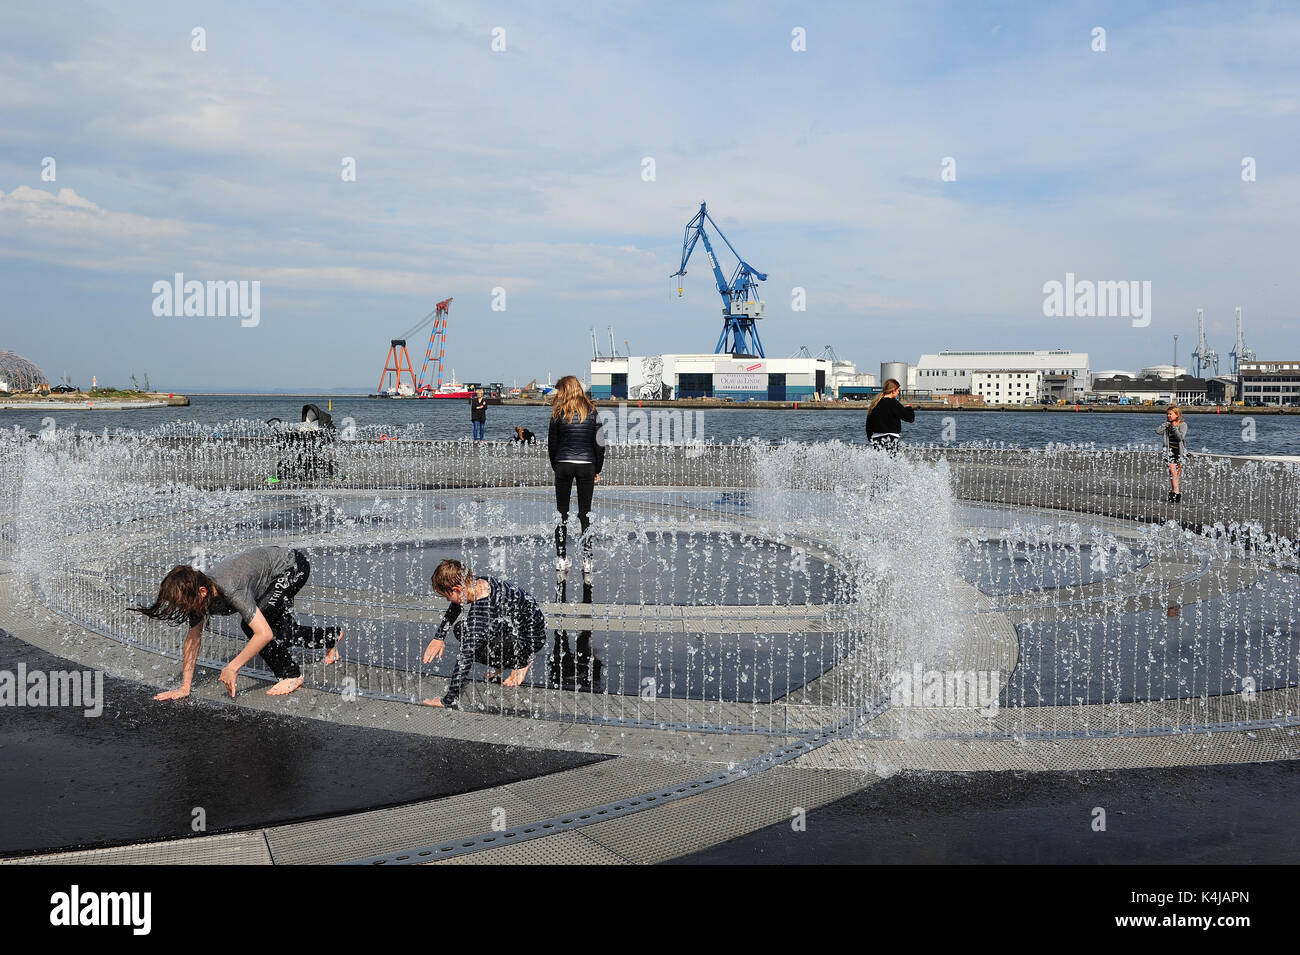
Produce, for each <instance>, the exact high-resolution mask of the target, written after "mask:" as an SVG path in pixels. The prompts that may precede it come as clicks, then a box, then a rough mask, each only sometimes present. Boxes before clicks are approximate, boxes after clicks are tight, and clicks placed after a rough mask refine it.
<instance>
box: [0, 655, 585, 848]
mask: <svg viewBox="0 0 1300 955" xmlns="http://www.w3.org/2000/svg"><path fill="white" fill-rule="evenodd" d="M20 663H23V664H25V666H26V668H27V671H28V672H29V673H31V672H33V671H36V670H44V671H55V670H69V671H74V670H80V669H81V668H80V667H79V666H77V665H76V664H74V663H71V662H69V661H67V660H63V659H60V658H58V657H55V656H52V655H50V654H47V653H44V652H42V651H40V650H38V649H36V648H35V647H32V646H29V645H28V644H25V643H23V642H22V641H20V640H18V639H16V638H14V637H13V636H11V635H10V634H8V633H5V632H4V631H0V672H3V671H8V672H9V673H12V674H16V673H17V672H18V665H19V664H20ZM200 675H201V676H202V677H203V678H206V679H214V678H215V675H214V674H208V673H204V672H202V671H201V673H200ZM103 687H104V700H105V704H104V707H103V713H102V715H100V716H98V717H87V716H85V715H84V712H83V708H81V707H75V708H74V707H66V706H62V707H49V706H47V707H11V706H0V854H11V855H13V854H20V853H24V852H33V851H37V850H50V849H58V848H73V847H78V848H81V847H88V846H101V845H113V844H122V843H129V842H138V841H145V840H156V839H168V838H178V837H185V836H190V835H193V834H195V832H194V829H193V828H192V826H193V821H194V819H195V818H196V810H202V815H203V817H204V818H205V820H206V832H207V833H214V832H224V831H231V830H238V829H250V828H256V827H259V826H263V825H270V824H280V823H286V822H292V821H298V820H303V819H311V818H319V817H322V816H330V815H336V814H340V813H347V812H355V811H358V810H363V809H370V808H376V807H381V806H390V805H397V804H400V803H406V802H413V801H418V800H425V799H435V798H439V797H443V796H450V795H454V794H457V793H463V792H469V791H473V790H477V789H484V788H488V787H492V786H498V785H502V784H504V783H509V782H513V781H517V780H521V779H527V778H530V777H535V776H540V775H545V774H548V773H553V772H558V771H561V770H565V769H571V768H573V767H576V766H582V765H586V764H588V763H593V762H597V761H599V760H600V759H603V758H604V757H601V756H589V755H581V754H573V753H564V752H555V751H541V750H531V749H523V748H519V747H513V746H502V745H497V744H490V743H478V742H466V741H461V740H451V739H440V738H437V737H429V736H417V735H413V734H408V733H399V732H392V731H388V730H380V729H370V728H363V727H351V726H341V725H338V724H332V723H328V722H324V721H321V720H314V719H308V718H302V717H289V716H279V715H273V714H266V713H255V712H251V711H249V710H246V709H243V708H239V709H237V708H235V707H228V706H223V705H220V704H215V703H206V702H196V701H184V702H181V703H155V702H154V701H153V700H152V697H153V695H154V693H156V692H158V691H157V688H155V687H146V686H144V685H143V684H139V683H131V682H127V681H125V680H117V679H113V678H105V679H104V683H103ZM242 692H250V691H247V690H245V691H242ZM252 692H260V690H258V691H252Z"/></svg>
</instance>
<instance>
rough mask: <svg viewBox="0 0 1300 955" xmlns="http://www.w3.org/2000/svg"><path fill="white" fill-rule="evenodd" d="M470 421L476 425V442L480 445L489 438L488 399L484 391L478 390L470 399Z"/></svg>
mask: <svg viewBox="0 0 1300 955" xmlns="http://www.w3.org/2000/svg"><path fill="white" fill-rule="evenodd" d="M469 419H470V421H471V422H473V425H474V441H475V443H478V442H479V441H482V440H484V438H485V437H486V436H487V398H486V397H485V396H484V395H483V389H482V388H478V389H476V390H475V392H474V397H473V398H470V399H469Z"/></svg>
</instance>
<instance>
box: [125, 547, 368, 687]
mask: <svg viewBox="0 0 1300 955" xmlns="http://www.w3.org/2000/svg"><path fill="white" fill-rule="evenodd" d="M310 574H311V565H310V564H309V563H307V557H306V556H305V555H304V554H303V552H302V551H300V550H289V549H287V548H284V547H255V548H253V549H252V550H246V551H244V552H243V553H240V554H235V555H234V556H232V557H227V558H226V559H225V560H223V561H221V562H219V563H217V564H216V565H215V566H213V568H212V569H211V570H210V571H209V572H208V573H206V574H205V573H203V572H202V571H200V570H195V569H194V568H193V567H190V566H188V565H186V564H181V565H179V566H176V567H173V568H172V569H171V571H170V572H169V573H168V574H167V576H166V577H164V578H163V582H162V586H160V587H159V588H158V596H157V598H156V599H155V600H154V602H153V603H152V604H150V605H149V606H148V607H132V608H130V609H132V610H134V611H136V612H137V613H142V614H144V615H145V616H146V617H152V618H153V619H155V620H166V621H168V622H170V623H188V624H189V625H190V632H189V633H188V634H186V636H185V647H184V651H183V670H182V675H181V687H180V689H179V690H168V691H167V692H165V693H159V694H158V695H157V696H155V697H154V699H155V700H179V699H181V698H183V697H186V696H189V695H190V684H191V683H192V681H193V679H194V664H195V662H196V661H197V660H198V658H199V645H200V643H201V642H202V640H203V626H204V624H206V623H207V621H208V617H211V616H214V615H215V616H222V615H224V614H231V613H237V614H239V622H240V627H241V628H242V629H243V631H244V635H245V636H247V637H248V645H247V646H245V647H244V649H243V650H241V651H239V653H238V654H237V655H236V656H235V658H234V659H233V660H231V661H230V662H229V663H228V664H226V667H225V669H223V670H222V671H221V673H220V674H219V675H218V677H217V679H219V680H220V681H221V682H222V683H224V684H225V685H226V687H227V689H229V690H230V695H231V696H232V697H233V696H234V695H235V680H236V679H238V677H239V671H240V670H241V669H242V668H243V667H244V666H245V665H246V664H247V663H248V661H249V660H251V659H253V657H254V656H257V655H259V654H260V655H261V657H262V659H263V660H264V661H265V662H266V665H267V666H268V667H270V668H271V672H272V673H274V674H275V676H276V679H277V680H278V681H279V682H278V683H276V684H275V685H274V686H273V687H271V688H270V689H269V690H267V691H266V692H267V693H268V694H270V695H271V696H283V695H284V694H286V693H292V692H293V691H294V690H296V689H298V688H299V687H300V686H302V682H303V678H302V670H300V669H299V667H298V664H297V663H296V662H295V661H294V659H293V655H292V654H291V653H290V652H289V648H290V647H291V646H299V647H321V646H323V647H325V662H326V663H334V662H335V661H336V660H338V658H339V653H338V650H336V649H335V645H336V644H337V643H338V641H340V640H342V639H343V631H342V630H341V629H340V628H338V627H303V626H299V625H298V623H297V622H296V621H295V620H294V619H293V598H294V596H295V595H297V593H298V591H299V590H301V589H302V587H303V585H304V584H305V583H307V578H308V576H309V575H310Z"/></svg>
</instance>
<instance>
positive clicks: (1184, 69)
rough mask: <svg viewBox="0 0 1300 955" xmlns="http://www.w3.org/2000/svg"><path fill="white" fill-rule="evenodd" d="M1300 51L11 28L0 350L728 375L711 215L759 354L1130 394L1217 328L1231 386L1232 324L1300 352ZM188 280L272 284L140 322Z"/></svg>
mask: <svg viewBox="0 0 1300 955" xmlns="http://www.w3.org/2000/svg"><path fill="white" fill-rule="evenodd" d="M1098 28H1100V29H1101V30H1104V46H1105V48H1104V50H1099V49H1094V47H1096V46H1097V45H1098V39H1097V37H1098V34H1097V32H1096V31H1097V29H1098ZM196 30H201V31H202V32H201V33H200V34H199V37H198V38H196V34H195V31H196ZM199 38H201V40H202V43H199V42H198V39H199ZM196 45H199V46H202V47H203V49H195V46H196ZM494 46H495V47H496V49H494ZM801 46H802V47H803V48H802V49H798V48H797V47H801ZM501 47H504V49H502V48H501ZM1297 49H1300V5H1297V4H1290V3H1278V4H1272V3H1251V2H1236V3H1223V4H1194V3H1192V4H1189V3H1178V4H1142V3H1133V2H1122V3H1079V4H1072V3H1057V4H1051V5H1045V4H1037V3H1023V4H1022V3H974V2H971V3H956V2H954V3H908V4H902V3H889V4H883V3H882V4H872V3H846V4H818V5H816V6H810V5H808V4H805V3H788V4H780V3H774V4H752V3H734V4H733V3H718V4H711V3H674V2H663V3H657V4H643V3H602V4H589V5H588V4H566V5H557V4H541V3H536V4H504V3H457V2H439V3H436V4H419V3H410V2H408V3H394V4H387V3H371V2H366V3H339V2H320V3H317V4H314V5H312V6H310V7H304V6H301V5H290V4H283V5H282V4H276V3H271V2H258V3H248V4H242V3H222V4H185V5H182V4H168V3H158V4H152V3H121V4H113V5H103V4H94V3H60V2H54V3H51V4H48V5H31V4H21V5H19V4H8V5H5V7H4V8H3V10H0V131H2V132H0V350H6V349H7V350H12V351H16V352H18V353H19V354H21V355H24V356H25V357H27V358H29V359H31V360H33V361H35V362H36V363H37V364H38V365H40V366H41V368H42V369H44V371H45V372H46V374H47V375H48V376H49V377H50V378H51V380H58V379H61V378H62V377H63V375H64V374H68V375H70V376H71V378H72V380H73V381H74V382H76V383H78V384H82V385H83V386H84V385H88V384H89V382H90V378H91V376H92V375H93V376H95V377H96V378H97V379H98V382H99V383H100V384H101V385H104V384H111V385H117V386H121V385H123V384H125V383H127V382H128V380H129V377H130V376H131V375H137V376H142V375H143V374H146V373H147V374H148V375H149V377H150V381H151V384H152V385H153V386H154V387H155V388H161V389H163V390H174V391H179V392H183V391H203V390H238V391H275V390H305V391H311V390H336V389H337V390H357V391H367V390H371V389H373V388H374V387H375V385H376V383H377V381H378V380H379V377H380V371H381V369H382V367H383V365H384V360H385V357H386V355H387V352H388V343H389V339H390V338H392V337H394V336H397V335H399V334H401V333H403V332H405V331H406V330H407V329H408V328H410V327H411V326H413V325H415V324H416V323H417V322H419V320H420V319H421V318H422V317H423V316H424V315H425V314H427V313H428V312H429V311H431V310H432V308H433V305H434V303H435V302H437V301H439V300H441V299H445V298H448V297H451V298H453V302H452V306H451V314H450V319H449V324H448V333H447V363H448V365H449V366H450V367H451V368H454V369H455V371H456V373H457V375H458V377H459V378H460V380H462V381H465V380H481V381H505V382H512V381H519V382H521V383H523V382H526V381H528V380H529V379H532V378H535V377H536V378H539V379H542V380H545V378H546V376H547V375H551V376H553V377H555V378H558V377H559V376H560V375H562V374H567V373H577V374H579V376H580V377H585V376H586V371H587V362H588V361H589V360H590V358H591V332H590V329H592V328H593V327H594V328H595V329H596V331H597V340H598V342H599V347H600V350H601V353H602V354H608V350H609V345H608V342H609V337H610V333H609V331H608V327H609V326H611V325H612V326H613V337H614V339H615V340H616V342H617V345H618V349H619V351H620V353H622V352H623V351H624V341H625V340H626V341H627V343H628V347H629V348H630V349H631V352H632V354H636V355H643V354H659V353H665V352H671V353H682V352H709V351H712V350H713V347H714V344H715V342H716V341H717V338H718V335H719V332H720V330H721V311H720V310H721V299H720V297H719V295H718V293H717V291H716V289H715V287H714V283H713V279H712V275H711V272H710V270H709V268H708V264H707V261H706V260H705V259H704V258H703V257H702V255H701V253H702V252H703V249H697V252H696V257H695V258H693V259H692V262H691V263H690V265H689V266H688V271H687V275H686V276H685V279H684V281H683V283H682V288H683V294H682V295H681V296H680V297H679V296H678V294H677V286H678V282H677V280H675V279H670V278H669V276H670V274H671V273H673V272H675V271H676V270H677V268H678V266H679V264H680V259H681V247H682V231H683V228H684V227H685V225H686V223H687V221H688V220H689V219H690V218H691V217H692V216H693V215H694V214H695V212H696V211H697V210H698V208H699V204H700V202H701V201H707V203H708V207H709V211H710V213H711V214H712V216H713V217H714V219H715V220H716V221H717V223H718V225H719V226H721V228H722V229H723V230H724V231H725V233H726V236H727V238H728V239H730V240H731V242H732V244H733V245H734V246H735V247H736V249H737V251H738V252H739V253H740V254H741V255H742V256H744V258H745V259H746V261H748V262H749V263H750V264H751V265H752V266H753V267H754V268H756V269H758V270H760V271H763V272H766V274H767V280H766V281H765V282H764V283H762V285H761V288H762V297H763V299H764V300H765V301H766V303H767V309H766V317H765V318H764V319H763V320H762V321H761V322H760V323H759V328H760V334H761V335H762V339H763V343H764V346H765V350H766V353H767V355H768V356H769V357H785V356H788V355H791V354H794V353H795V352H796V351H797V350H798V349H799V347H800V346H802V345H806V346H808V348H809V350H810V351H811V352H812V353H813V354H818V353H820V352H821V351H822V349H823V348H824V347H825V346H826V345H828V344H829V345H831V346H832V347H833V348H834V350H835V352H836V354H837V355H838V356H839V357H841V358H847V359H851V360H854V361H856V362H857V363H858V367H859V368H860V369H861V370H863V371H869V372H875V371H877V370H878V366H879V364H880V362H882V361H886V360H905V361H911V362H915V361H916V360H917V359H918V357H919V356H920V355H921V354H922V353H931V352H938V351H940V350H943V349H990V350H993V349H1021V348H1070V349H1074V350H1077V351H1087V352H1089V353H1090V355H1091V359H1092V367H1093V368H1094V369H1109V368H1122V369H1129V370H1135V369H1137V368H1138V367H1141V366H1145V365H1151V364H1156V363H1164V362H1169V361H1171V360H1172V358H1173V357H1174V336H1175V335H1178V336H1179V340H1178V346H1177V347H1178V358H1179V362H1180V364H1187V363H1188V355H1189V353H1190V351H1191V349H1192V348H1193V347H1195V343H1196V342H1195V339H1196V325H1195V321H1196V320H1195V315H1196V310H1197V309H1198V308H1200V309H1204V311H1205V316H1206V325H1207V337H1208V339H1209V344H1210V346H1211V347H1213V348H1215V349H1217V351H1218V352H1219V353H1220V356H1221V358H1222V365H1221V367H1223V368H1225V369H1226V368H1227V367H1228V366H1229V365H1230V362H1229V361H1228V359H1227V354H1228V352H1229V350H1230V349H1231V348H1232V345H1233V340H1234V334H1235V333H1234V329H1233V317H1232V316H1233V308H1234V307H1236V306H1241V307H1242V308H1243V310H1244V314H1245V318H1246V340H1247V343H1248V344H1249V345H1250V347H1252V348H1253V349H1254V350H1255V351H1256V352H1257V353H1258V355H1259V356H1260V357H1261V358H1288V359H1296V358H1300V304H1298V300H1297V296H1296V294H1295V290H1293V289H1292V288H1291V287H1290V286H1291V284H1292V282H1293V281H1294V275H1295V274H1296V265H1295V261H1296V251H1297V240H1296V231H1295V229H1296V226H1295V223H1296V222H1297V221H1300V149H1297V146H1298V145H1300V82H1298V81H1300V58H1297V57H1296V55H1295V50H1297ZM348 159H351V160H353V161H354V163H355V178H350V177H348V176H346V175H345V172H346V171H347V170H346V169H345V162H346V160H348ZM945 159H950V160H951V162H950V163H947V164H946V168H947V169H948V170H949V171H950V173H954V174H955V178H952V176H951V175H950V176H949V177H948V178H947V179H945V178H944V175H943V173H944V170H945ZM1247 159H1249V160H1251V161H1253V163H1252V164H1253V168H1254V178H1253V181H1247V180H1246V179H1245V178H1243V162H1245V161H1246V160H1247ZM49 160H53V163H52V164H51V163H50V162H49ZM647 160H650V161H651V162H650V163H647ZM651 172H652V173H653V174H652V175H651ZM51 174H52V175H53V178H52V179H51V178H49V177H50V176H51ZM715 244H716V245H717V246H718V248H719V249H720V259H721V262H720V264H721V266H722V268H723V269H724V271H725V272H726V273H727V274H728V276H729V275H730V273H731V270H732V268H733V267H734V265H735V262H734V260H733V259H731V258H730V254H729V253H728V252H726V251H725V248H724V247H723V246H722V243H720V242H716V241H715ZM176 273H181V274H183V275H184V277H185V279H186V280H199V281H221V282H227V281H235V282H250V283H251V282H258V283H260V284H259V289H260V309H259V312H258V316H257V317H258V321H257V323H256V324H255V325H249V324H248V323H247V322H242V321H241V320H240V318H239V317H231V316H228V315H227V316H216V315H190V316H159V315H156V314H155V307H154V306H155V298H156V295H155V292H154V286H155V283H157V282H160V281H164V282H168V283H170V282H171V281H172V280H173V276H174V275H175V274H176ZM1067 273H1073V274H1074V275H1075V276H1076V277H1077V279H1084V280H1093V281H1138V282H1150V283H1151V289H1152V295H1151V321H1150V324H1149V325H1147V326H1146V327H1135V325H1134V323H1133V322H1132V321H1131V320H1129V319H1128V318H1126V317H1123V316H1118V317H1117V316H1104V317H1080V316H1071V317H1047V316H1045V315H1044V298H1045V295H1044V284H1045V283H1048V282H1051V281H1059V282H1064V281H1065V277H1066V274H1067ZM1287 276H1292V277H1293V278H1291V279H1288V278H1287ZM795 289H802V290H803V299H804V302H805V308H804V310H802V311H800V310H796V309H795V307H794V305H795V304H796V293H795V291H794V290H795ZM502 306H504V307H502ZM426 343H427V330H426V331H425V332H423V333H418V334H416V335H415V336H413V337H412V338H411V339H410V340H409V344H408V347H409V349H410V353H411V357H412V358H413V359H414V361H415V367H416V371H417V373H418V372H419V370H420V365H421V363H422V361H423V358H424V354H425V345H426Z"/></svg>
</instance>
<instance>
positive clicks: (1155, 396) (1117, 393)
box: [1092, 375, 1209, 405]
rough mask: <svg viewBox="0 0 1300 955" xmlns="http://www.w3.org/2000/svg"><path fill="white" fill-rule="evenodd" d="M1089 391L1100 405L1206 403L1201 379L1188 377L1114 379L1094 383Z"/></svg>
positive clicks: (1118, 377)
mask: <svg viewBox="0 0 1300 955" xmlns="http://www.w3.org/2000/svg"><path fill="white" fill-rule="evenodd" d="M1092 391H1093V394H1095V395H1096V397H1097V398H1098V399H1099V400H1101V401H1111V400H1115V401H1123V402H1131V403H1133V404H1145V403H1147V402H1151V403H1152V404H1166V405H1169V404H1178V405H1199V404H1204V403H1205V402H1206V400H1207V397H1208V393H1209V385H1208V383H1207V382H1206V380H1205V379H1204V378H1194V377H1192V376H1191V375H1179V376H1178V377H1177V378H1161V377H1159V376H1157V375H1147V376H1146V377H1144V378H1129V377H1127V376H1116V377H1114V378H1097V379H1095V380H1094V381H1093V383H1092Z"/></svg>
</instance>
